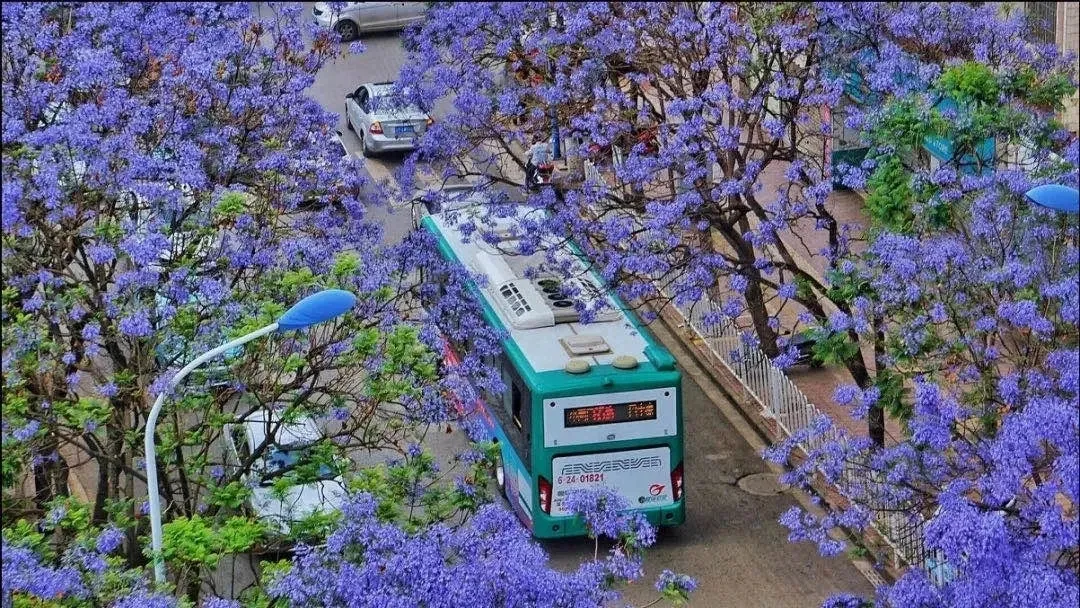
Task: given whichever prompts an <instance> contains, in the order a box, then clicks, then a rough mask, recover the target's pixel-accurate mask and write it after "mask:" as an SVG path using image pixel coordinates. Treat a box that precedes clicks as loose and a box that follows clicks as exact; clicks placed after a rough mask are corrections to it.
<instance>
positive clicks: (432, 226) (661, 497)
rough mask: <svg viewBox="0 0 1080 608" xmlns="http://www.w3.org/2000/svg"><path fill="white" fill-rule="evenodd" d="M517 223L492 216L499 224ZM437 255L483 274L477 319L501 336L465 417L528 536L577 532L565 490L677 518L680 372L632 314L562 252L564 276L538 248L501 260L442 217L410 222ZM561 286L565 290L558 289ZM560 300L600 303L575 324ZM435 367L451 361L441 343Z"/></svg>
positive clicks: (569, 251)
mask: <svg viewBox="0 0 1080 608" xmlns="http://www.w3.org/2000/svg"><path fill="white" fill-rule="evenodd" d="M515 221H517V220H514V219H513V218H511V219H500V220H499V222H502V223H507V222H511V223H512V222H515ZM421 225H422V227H423V228H424V229H426V230H428V231H430V232H431V233H433V234H434V235H435V236H436V237H437V239H438V245H439V248H440V251H441V253H442V255H443V257H444V258H445V259H447V260H450V261H454V262H458V263H460V264H463V265H465V266H466V267H467V268H469V269H470V270H472V271H473V272H474V273H478V274H480V275H482V276H484V277H485V278H486V286H484V287H481V286H480V285H478V284H477V283H475V282H473V283H471V284H470V285H469V288H470V291H471V292H472V293H473V295H474V296H475V297H476V298H477V299H478V301H479V303H480V304H481V308H482V310H483V315H484V318H485V320H486V322H487V323H488V324H489V325H491V326H492V327H494V328H497V329H500V330H505V332H506V334H507V337H506V338H505V339H504V340H503V344H502V346H503V354H502V355H500V356H499V358H498V359H496V360H489V363H490V364H492V365H493V366H494V368H495V369H499V370H501V373H502V380H503V384H504V385H505V386H506V389H505V391H504V392H503V394H501V395H490V394H488V395H485V396H484V398H483V399H481V400H480V402H478V403H477V404H475V407H473V408H470V412H469V415H476V416H478V417H479V418H480V422H481V423H482V425H483V427H484V428H485V429H486V430H487V431H488V432H489V433H490V437H491V438H492V439H493V440H495V441H497V442H498V445H499V446H500V452H501V461H500V462H499V463H498V465H497V467H496V471H495V473H496V479H497V480H498V482H499V486H500V489H501V490H502V491H503V493H504V495H505V496H506V498H507V500H508V501H509V503H510V506H511V508H512V509H513V510H514V512H515V513H516V514H517V515H518V517H519V518H520V519H521V521H522V522H523V523H524V524H525V525H526V527H528V528H529V529H530V530H532V533H533V535H534V536H536V537H538V538H555V537H566V536H581V535H584V534H585V533H586V530H585V524H584V522H583V521H582V520H581V518H579V517H576V516H573V515H571V514H570V513H569V512H568V511H567V509H566V505H565V501H566V496H567V494H568V493H569V492H570V491H572V490H575V489H585V488H590V487H595V486H608V487H610V488H612V489H614V490H615V491H617V492H618V493H619V494H621V495H622V496H623V497H625V498H626V500H627V502H629V503H630V505H631V506H633V507H634V508H635V509H637V510H640V511H641V513H643V514H644V515H645V516H646V517H647V518H648V520H649V521H650V522H651V523H652V524H654V525H657V526H674V525H678V524H681V523H682V522H683V520H684V519H685V514H686V507H685V498H684V495H683V422H682V377H681V375H680V373H679V371H678V370H677V369H676V368H675V360H674V358H673V357H672V356H671V354H670V353H668V351H667V350H666V349H664V347H663V346H662V345H661V344H660V343H659V342H658V341H657V340H656V339H655V338H654V337H653V336H652V335H651V334H650V333H649V331H648V330H647V329H646V328H645V327H643V326H642V324H641V323H640V321H639V320H638V319H637V317H636V316H635V315H634V314H633V313H632V312H631V311H630V310H629V309H628V308H627V307H626V305H625V304H624V303H623V302H622V301H621V300H619V298H618V297H617V296H615V295H614V294H613V293H611V292H610V291H609V290H607V289H606V288H605V287H604V285H603V283H602V281H601V280H600V279H599V277H597V276H596V275H595V274H593V273H591V272H586V271H585V266H584V265H583V264H582V263H581V261H580V257H576V256H579V255H580V254H579V252H578V251H577V249H576V248H573V247H571V246H564V247H562V248H561V249H560V251H559V252H558V253H559V255H565V256H574V257H573V258H572V260H573V262H574V263H575V264H576V265H578V266H579V269H580V270H581V271H582V272H580V273H577V275H576V276H575V277H573V278H571V279H564V278H563V277H561V276H558V275H556V274H553V273H549V274H544V272H543V271H542V270H541V271H540V273H539V275H535V274H530V275H528V277H531V278H528V277H527V275H526V272H525V271H526V269H530V268H531V269H537V268H542V266H543V262H544V254H543V252H539V253H537V254H534V255H531V256H521V255H504V254H502V253H500V252H499V251H498V250H497V249H496V248H494V247H491V246H490V245H487V244H485V243H483V241H482V239H480V238H479V237H478V235H474V237H473V238H472V239H470V240H469V242H465V240H463V238H462V235H461V233H460V231H459V230H458V229H457V228H456V227H454V226H453V225H451V223H449V222H448V221H447V217H446V215H445V214H442V213H436V214H433V215H429V216H427V217H425V218H423V220H422V221H421ZM568 281H573V282H575V283H576V288H577V289H566V288H565V286H566V284H567V282H568ZM566 292H569V293H584V294H588V295H587V296H578V297H579V298H580V297H587V298H589V300H590V301H595V300H594V298H607V301H608V307H607V308H606V310H603V311H602V312H600V313H599V314H598V315H597V317H596V319H595V320H593V321H592V322H590V323H587V324H585V323H582V322H581V320H580V317H579V314H578V312H577V311H576V307H575V302H574V301H573V299H571V298H570V297H569V296H567V295H566ZM446 358H447V363H448V364H450V365H454V364H456V363H458V361H459V359H458V355H457V354H456V353H455V352H454V351H453V349H451V348H447V351H446Z"/></svg>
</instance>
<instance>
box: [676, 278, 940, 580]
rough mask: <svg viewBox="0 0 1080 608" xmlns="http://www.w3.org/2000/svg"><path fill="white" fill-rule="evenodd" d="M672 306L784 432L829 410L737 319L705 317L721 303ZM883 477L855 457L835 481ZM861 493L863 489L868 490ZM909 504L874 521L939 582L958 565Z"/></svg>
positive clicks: (811, 441) (884, 508)
mask: <svg viewBox="0 0 1080 608" xmlns="http://www.w3.org/2000/svg"><path fill="white" fill-rule="evenodd" d="M656 286H657V289H658V291H659V292H660V294H661V295H662V296H663V297H665V298H671V295H672V294H670V293H668V292H667V290H666V289H664V287H663V282H662V281H657V282H656ZM670 306H672V307H673V308H674V309H675V310H676V311H678V313H679V315H680V316H681V317H682V318H683V320H684V322H685V323H686V326H687V327H688V328H690V329H691V330H692V331H693V333H694V334H695V335H696V337H697V338H698V339H700V340H701V341H702V342H703V343H704V344H705V346H706V347H707V348H708V349H709V351H710V352H711V353H712V355H713V356H714V357H716V359H717V360H719V361H720V362H721V364H722V365H723V366H724V367H725V368H726V369H727V371H728V372H730V373H731V374H732V375H733V376H735V377H736V378H737V379H738V380H739V382H740V383H741V384H742V385H743V387H744V388H745V389H746V392H747V393H749V394H750V395H751V396H753V398H754V399H755V400H756V401H757V402H758V404H759V405H760V406H761V408H762V410H764V413H765V416H766V417H768V418H772V419H774V420H775V421H776V426H777V428H778V431H779V433H781V434H782V436H784V437H791V436H793V435H794V434H795V433H796V432H797V431H799V430H801V429H804V428H806V427H808V426H810V425H811V424H812V423H813V422H814V421H815V420H817V419H818V418H820V417H821V416H824V415H825V414H824V413H822V412H821V410H819V409H818V408H817V407H816V406H814V404H812V403H810V400H809V399H807V397H806V395H804V394H803V392H802V391H801V390H799V387H798V386H796V385H795V383H794V382H792V381H791V379H789V378H788V377H787V375H786V374H785V373H784V372H783V370H781V369H780V368H778V367H777V366H776V365H774V364H773V362H772V361H771V360H770V359H769V357H768V356H767V355H766V354H765V353H764V352H763V351H762V350H761V349H759V348H758V347H757V346H754V345H750V344H747V343H745V342H744V340H743V339H742V337H741V336H740V335H739V332H738V330H737V329H736V328H735V327H734V326H733V325H732V324H730V323H717V324H712V323H710V324H708V325H707V324H706V323H705V319H706V318H707V317H706V316H707V315H710V313H713V314H715V313H717V312H718V308H719V307H718V306H717V304H716V303H715V302H713V301H712V300H711V299H709V298H708V296H707V295H706V296H705V297H704V298H703V299H702V300H700V301H698V302H694V303H692V304H689V305H676V304H675V303H674V302H672V303H671V304H670ZM832 441H842V438H841V436H840V433H839V431H837V430H835V428H833V429H830V430H829V431H828V432H826V433H814V434H811V436H810V437H809V438H808V439H806V440H804V441H801V442H799V448H800V449H801V450H802V451H803V452H804V453H806V454H810V453H812V452H814V451H816V450H817V449H818V448H820V447H822V446H823V445H825V444H826V443H828V442H832ZM879 483H881V482H878V481H875V480H873V479H870V478H868V474H867V469H866V468H865V467H863V466H860V465H858V464H856V463H851V464H850V465H848V466H847V467H846V468H845V470H844V473H843V475H842V479H841V481H840V483H839V484H837V485H835V486H834V487H835V489H836V490H837V491H838V492H839V493H840V494H842V495H844V496H846V497H848V498H849V499H850V498H852V495H851V493H850V490H851V489H852V488H854V487H860V488H868V489H870V490H872V487H873V486H874V485H877V484H879ZM859 493H860V494H862V491H861V490H860V492H859ZM881 494H882V493H881V492H873V491H871V493H870V495H871V496H880V495H881ZM904 507H905V506H904V505H903V504H899V503H898V502H896V501H891V502H888V503H879V504H877V505H875V508H874V509H873V517H872V519H871V525H872V526H873V527H874V529H875V530H876V531H877V532H878V534H880V535H881V536H882V538H884V539H885V541H886V542H887V543H888V544H889V546H890V547H891V548H892V549H893V551H894V552H895V553H896V556H897V557H898V558H899V560H902V561H903V562H905V563H906V564H908V565H911V566H917V567H920V568H923V569H925V570H927V572H928V573H929V574H930V576H931V578H932V579H933V580H934V582H935V583H937V584H943V583H944V582H946V581H947V580H948V579H949V578H950V577H951V576H952V569H951V568H950V567H949V566H948V565H947V564H945V562H944V559H943V557H942V556H941V555H938V554H936V553H935V552H934V551H931V550H929V549H927V547H926V545H925V542H924V537H925V535H924V531H925V530H924V527H925V521H924V520H923V518H922V516H921V515H919V514H918V513H913V512H911V510H910V509H906V508H904Z"/></svg>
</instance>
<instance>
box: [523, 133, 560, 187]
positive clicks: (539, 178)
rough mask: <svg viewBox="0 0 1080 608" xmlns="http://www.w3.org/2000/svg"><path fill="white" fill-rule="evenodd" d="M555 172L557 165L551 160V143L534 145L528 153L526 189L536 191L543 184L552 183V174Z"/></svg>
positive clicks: (539, 142)
mask: <svg viewBox="0 0 1080 608" xmlns="http://www.w3.org/2000/svg"><path fill="white" fill-rule="evenodd" d="M554 171H555V164H554V163H553V162H552V160H551V143H550V142H548V141H547V140H544V141H538V142H536V143H535V144H533V145H532V147H531V148H529V151H528V152H526V161H525V186H526V188H528V189H529V190H534V189H536V187H537V186H539V185H541V184H546V183H550V182H551V174H552V173H553V172H554Z"/></svg>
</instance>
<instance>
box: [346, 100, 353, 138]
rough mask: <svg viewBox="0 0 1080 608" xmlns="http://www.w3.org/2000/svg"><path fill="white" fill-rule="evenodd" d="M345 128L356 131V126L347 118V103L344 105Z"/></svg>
mask: <svg viewBox="0 0 1080 608" xmlns="http://www.w3.org/2000/svg"><path fill="white" fill-rule="evenodd" d="M345 128H346V129H348V130H350V131H352V132H353V133H356V127H353V126H352V119H351V118H349V106H348V104H346V105H345Z"/></svg>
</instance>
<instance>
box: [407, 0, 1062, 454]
mask: <svg viewBox="0 0 1080 608" xmlns="http://www.w3.org/2000/svg"><path fill="white" fill-rule="evenodd" d="M995 10H996V9H994V8H993V7H989V6H986V7H982V8H976V7H973V6H969V5H968V4H964V3H952V4H934V3H772V4H754V3H720V2H708V3H705V2H669V3H557V2H556V3H549V2H537V3H439V4H437V5H436V6H434V7H433V8H432V10H431V11H430V13H429V19H428V20H427V21H426V22H425V23H424V24H423V27H422V28H418V29H416V30H414V31H413V32H412V34H411V36H410V37H409V42H408V44H409V48H410V49H411V51H412V53H411V55H410V61H409V62H408V63H406V65H405V66H404V67H403V69H402V71H401V75H400V84H401V85H402V88H403V93H404V94H406V95H409V96H410V97H411V99H413V100H414V101H416V102H417V103H419V104H420V105H422V106H425V107H430V106H432V105H433V104H434V103H435V102H436V101H437V100H440V99H444V98H447V99H452V100H453V106H454V113H453V114H452V116H450V117H448V118H447V119H446V120H442V121H440V122H439V123H438V124H437V125H435V128H434V129H432V130H431V132H430V135H429V136H428V137H427V138H425V139H426V141H425V142H424V146H423V155H424V156H426V157H428V158H430V159H431V160H432V161H434V162H435V163H436V164H437V165H438V168H437V170H441V171H442V172H444V173H445V174H457V175H460V176H465V177H472V178H476V179H479V180H480V181H481V182H482V183H491V182H502V183H509V184H512V185H518V186H520V185H521V184H522V178H521V177H520V175H521V171H520V169H521V168H523V167H524V164H525V162H526V158H525V155H524V150H525V149H526V148H528V147H529V146H530V145H531V144H532V143H533V142H536V141H544V140H546V139H548V138H549V137H550V136H551V134H552V133H553V131H555V130H557V131H558V132H559V134H560V141H561V143H562V147H563V149H564V151H566V152H567V153H568V154H569V155H570V156H571V157H572V158H576V159H580V160H587V161H589V163H590V164H591V166H594V167H596V168H597V169H598V172H596V173H594V172H592V171H590V172H589V173H588V174H583V173H582V172H580V169H578V174H577V175H576V176H573V175H572V176H571V177H569V178H567V179H565V180H562V183H560V184H557V187H556V188H555V189H554V191H542V192H541V193H538V194H536V195H534V196H532V197H531V198H530V204H533V205H536V206H540V207H543V208H544V209H546V210H547V211H548V212H549V215H548V217H547V218H545V219H543V220H537V221H536V222H535V225H528V226H527V227H526V229H524V230H522V233H523V234H522V236H523V237H524V238H523V239H522V244H521V245H520V246H521V247H523V248H526V249H530V248H534V247H536V246H537V244H538V242H539V239H542V238H551V237H554V238H572V239H574V241H575V242H576V243H577V244H578V245H579V246H580V247H582V249H583V250H584V251H585V253H586V254H587V255H588V257H589V259H590V260H591V261H592V262H593V269H595V270H596V271H598V272H600V273H601V274H602V276H603V277H604V279H605V280H607V281H609V282H610V283H611V284H613V285H616V286H618V288H619V289H620V291H621V292H622V294H623V295H624V296H626V297H627V299H636V298H640V299H643V300H650V299H653V298H655V297H656V292H655V290H654V288H653V279H654V278H656V277H658V276H663V277H664V278H663V282H664V283H665V284H666V286H667V287H668V289H669V291H670V292H671V293H673V294H674V298H675V300H676V301H677V302H680V303H686V302H695V301H697V300H698V299H700V298H701V297H702V296H703V295H705V294H710V295H711V296H712V298H713V299H714V301H716V302H717V303H718V304H720V310H719V311H718V312H716V313H710V314H709V315H707V317H706V322H707V323H719V322H721V321H727V322H736V323H740V324H742V325H743V326H745V327H746V328H747V329H750V330H752V331H748V332H747V333H746V336H747V339H748V340H749V341H753V342H755V343H757V344H760V346H761V347H762V348H763V349H764V350H765V352H767V353H768V354H770V355H771V356H774V357H776V358H777V361H778V362H779V363H781V364H786V363H788V362H790V361H792V360H793V358H794V356H795V352H794V351H793V350H792V349H790V348H789V346H790V334H791V333H793V332H797V331H802V330H804V329H811V328H814V329H816V330H817V333H818V334H819V335H818V336H817V338H818V340H817V342H818V344H819V348H818V356H819V357H820V358H821V359H823V360H824V361H827V362H830V363H836V364H842V365H844V366H845V367H846V368H847V369H848V370H849V371H850V373H851V374H852V376H853V378H854V379H855V382H856V383H857V384H858V385H859V386H860V387H862V388H871V387H872V386H874V385H875V383H877V382H878V379H877V378H876V376H875V370H876V369H878V368H879V367H881V366H880V365H879V364H878V362H877V361H876V359H877V358H878V357H880V356H883V354H884V348H883V345H881V344H874V346H875V347H876V348H867V349H860V348H858V347H857V345H858V343H859V340H860V338H861V337H865V334H864V335H863V336H860V335H859V334H858V333H857V332H855V331H854V330H853V329H851V328H845V327H838V326H833V325H831V324H830V322H829V319H830V317H831V316H832V315H833V313H834V312H839V313H841V314H843V315H850V314H852V311H851V310H850V306H851V304H850V302H848V301H847V300H846V299H844V298H843V297H837V293H838V292H837V290H836V285H834V280H835V278H836V276H835V275H836V273H837V271H838V270H839V269H840V268H839V267H840V265H841V263H842V260H843V259H844V256H845V255H846V254H847V253H848V252H849V251H850V250H851V248H852V246H853V245H855V246H856V248H859V246H861V243H860V233H859V231H857V230H855V229H854V227H853V226H848V225H845V224H844V223H843V221H841V220H840V219H839V217H840V216H839V215H838V212H837V209H836V208H834V207H833V206H831V205H830V204H829V203H828V198H829V195H830V193H831V192H832V191H833V181H834V179H835V180H837V181H839V180H841V179H843V180H844V181H845V182H846V183H847V184H848V185H849V186H852V187H861V186H862V184H861V183H860V182H859V179H858V176H857V175H855V174H852V173H851V172H850V171H847V170H846V169H847V168H846V167H833V166H832V163H831V155H830V154H829V150H830V147H829V146H830V145H831V144H830V142H831V141H832V138H833V136H834V134H835V133H834V131H838V130H839V129H841V128H848V129H855V130H857V129H859V128H860V125H861V123H862V122H863V120H864V119H865V116H864V115H865V109H866V108H863V107H860V106H859V105H858V104H855V103H852V100H851V96H853V95H854V96H856V97H858V98H860V99H863V100H864V102H867V103H870V104H874V103H876V102H875V101H874V100H875V99H878V98H881V97H883V96H887V95H891V94H896V93H898V92H902V91H925V90H927V89H928V88H929V86H930V85H931V83H932V82H933V78H934V77H935V76H936V75H937V74H939V73H940V72H941V70H942V69H943V66H946V65H948V64H950V63H952V62H955V61H963V60H978V61H979V62H981V63H984V64H987V65H991V66H1009V67H1015V68H1019V67H1020V66H1026V67H1028V68H1029V69H1030V74H1029V77H1030V78H1031V79H1032V80H1033V81H1040V82H1041V81H1042V80H1044V79H1045V78H1047V77H1048V75H1050V74H1054V73H1056V72H1057V71H1060V70H1062V69H1064V66H1065V65H1066V64H1064V63H1062V62H1060V61H1059V60H1058V59H1057V58H1056V57H1057V55H1056V53H1055V52H1049V53H1044V52H1042V51H1043V49H1040V50H1038V52H1036V50H1035V49H1032V48H1029V47H1028V46H1027V43H1025V42H1024V41H1023V40H1022V39H1021V38H1020V37H1018V33H1019V32H1020V31H1022V28H1021V24H1020V23H1019V22H1018V21H1014V22H1013V23H1011V24H1008V25H1007V26H1006V25H1005V24H1004V23H1003V22H1002V21H1001V19H1000V18H999V16H998V15H997V14H996V12H995ZM832 117H839V118H836V119H835V120H834V119H833V118H832ZM574 165H575V163H571V167H574ZM855 168H858V167H855ZM574 172H575V171H573V170H572V171H571V174H573V173H574ZM796 316H798V323H793V318H794V317H796ZM875 321H876V319H873V318H872V319H871V322H875ZM870 335H871V336H873V335H874V334H873V333H871V334H870ZM869 427H870V435H871V437H872V438H873V439H874V440H875V442H876V443H878V444H879V445H880V444H882V443H883V442H884V416H883V412H882V410H881V408H880V407H876V406H875V407H872V408H871V415H870V417H869Z"/></svg>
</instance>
